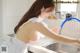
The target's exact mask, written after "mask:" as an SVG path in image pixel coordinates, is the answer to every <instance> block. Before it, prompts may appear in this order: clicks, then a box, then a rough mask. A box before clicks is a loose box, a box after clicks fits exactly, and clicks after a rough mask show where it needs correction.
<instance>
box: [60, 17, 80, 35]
mask: <svg viewBox="0 0 80 53" xmlns="http://www.w3.org/2000/svg"><path fill="white" fill-rule="evenodd" d="M71 20H76V21H77V22H80V20H79V19H78V18H74V17H72V16H71V17H67V18H66V19H65V20H64V21H63V22H62V24H61V26H60V31H59V34H61V31H62V29H63V27H64V24H65V23H66V22H68V21H71Z"/></svg>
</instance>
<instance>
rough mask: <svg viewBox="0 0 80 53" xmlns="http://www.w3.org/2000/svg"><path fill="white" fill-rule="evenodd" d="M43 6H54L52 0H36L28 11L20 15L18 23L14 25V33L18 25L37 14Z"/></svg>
mask: <svg viewBox="0 0 80 53" xmlns="http://www.w3.org/2000/svg"><path fill="white" fill-rule="evenodd" d="M43 7H44V8H45V9H46V8H49V7H51V8H54V2H53V0H36V1H35V2H34V3H33V5H32V6H31V8H30V9H29V11H28V12H27V13H26V14H25V15H24V16H23V17H22V19H21V20H20V22H19V23H18V25H17V26H16V27H15V29H14V32H15V33H16V32H17V30H18V29H19V27H20V26H21V25H22V24H24V23H25V22H26V21H28V20H29V19H31V18H33V17H37V16H39V15H40V13H41V9H42V8H43Z"/></svg>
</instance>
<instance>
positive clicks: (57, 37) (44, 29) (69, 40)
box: [35, 22, 80, 46]
mask: <svg viewBox="0 0 80 53" xmlns="http://www.w3.org/2000/svg"><path fill="white" fill-rule="evenodd" d="M35 29H36V30H37V31H39V32H41V33H43V34H44V35H46V36H48V37H50V38H52V39H53V40H55V41H58V42H61V43H65V44H70V45H78V46H80V41H78V40H76V39H75V38H70V37H66V36H62V35H59V34H56V33H55V32H53V31H51V30H50V29H48V28H47V27H45V26H44V24H42V23H37V22H36V23H35Z"/></svg>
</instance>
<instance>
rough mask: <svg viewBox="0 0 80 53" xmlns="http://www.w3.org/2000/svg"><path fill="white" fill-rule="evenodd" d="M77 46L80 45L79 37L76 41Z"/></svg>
mask: <svg viewBox="0 0 80 53" xmlns="http://www.w3.org/2000/svg"><path fill="white" fill-rule="evenodd" d="M74 44H75V45H76V46H78V47H80V39H77V40H75V43H74Z"/></svg>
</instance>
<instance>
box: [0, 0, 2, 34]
mask: <svg viewBox="0 0 80 53" xmlns="http://www.w3.org/2000/svg"><path fill="white" fill-rule="evenodd" d="M0 35H2V0H0Z"/></svg>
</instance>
